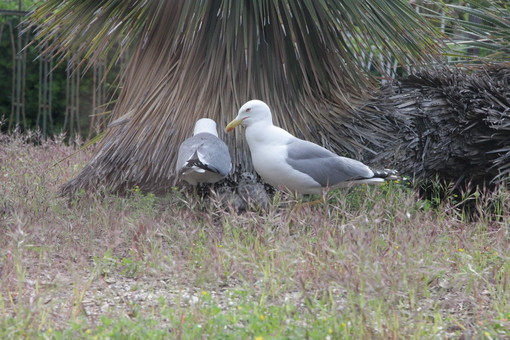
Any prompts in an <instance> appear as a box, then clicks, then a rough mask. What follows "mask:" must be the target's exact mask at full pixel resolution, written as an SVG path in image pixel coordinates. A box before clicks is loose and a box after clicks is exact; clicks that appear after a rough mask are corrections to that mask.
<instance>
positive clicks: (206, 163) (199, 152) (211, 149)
mask: <svg viewBox="0 0 510 340" xmlns="http://www.w3.org/2000/svg"><path fill="white" fill-rule="evenodd" d="M191 166H197V167H199V168H202V169H204V170H208V171H212V172H216V173H219V174H221V175H222V176H226V175H228V173H229V172H230V170H231V168H232V162H231V160H230V154H229V152H228V147H227V145H226V144H225V143H224V142H223V141H222V140H221V139H219V138H218V137H216V136H214V135H212V134H209V133H199V134H196V135H195V136H193V137H191V138H188V139H186V140H185V141H184V142H183V143H182V144H181V146H180V148H179V155H178V157H177V165H176V171H177V173H181V172H182V171H183V170H184V169H186V168H187V167H191Z"/></svg>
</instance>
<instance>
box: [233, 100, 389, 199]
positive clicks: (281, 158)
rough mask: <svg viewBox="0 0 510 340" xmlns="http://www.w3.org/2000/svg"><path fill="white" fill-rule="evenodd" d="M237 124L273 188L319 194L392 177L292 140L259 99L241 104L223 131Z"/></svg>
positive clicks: (316, 147)
mask: <svg viewBox="0 0 510 340" xmlns="http://www.w3.org/2000/svg"><path fill="white" fill-rule="evenodd" d="M241 124H242V125H243V126H245V127H246V131H245V134H246V141H247V142H248V146H249V147H250V152H251V159H252V162H253V166H254V168H255V171H257V173H258V174H259V175H260V177H262V178H263V179H264V181H266V182H267V183H269V184H271V185H272V186H274V187H283V188H286V189H287V190H290V191H292V192H295V193H300V194H321V193H323V192H324V190H327V189H331V188H338V187H348V186H351V185H355V184H361V183H369V184H372V183H381V182H384V178H386V177H389V176H392V175H395V174H396V171H394V170H384V171H375V170H372V169H370V168H369V167H368V166H366V165H365V164H363V163H361V162H359V161H357V160H354V159H351V158H346V157H341V156H338V155H336V154H334V153H333V152H331V151H329V150H327V149H325V148H323V147H321V146H319V145H317V144H314V143H311V142H307V141H304V140H302V139H299V138H296V137H294V136H293V135H291V134H290V133H288V132H287V131H285V130H283V129H281V128H279V127H277V126H274V125H273V118H272V116H271V110H270V109H269V107H268V106H267V105H266V103H264V102H262V101H260V100H251V101H249V102H247V103H246V104H244V105H243V106H242V107H241V109H239V114H238V115H237V117H236V118H235V119H234V120H233V121H231V122H230V123H229V124H228V125H227V126H226V131H227V132H230V131H232V130H233V129H235V128H236V127H237V126H239V125H241Z"/></svg>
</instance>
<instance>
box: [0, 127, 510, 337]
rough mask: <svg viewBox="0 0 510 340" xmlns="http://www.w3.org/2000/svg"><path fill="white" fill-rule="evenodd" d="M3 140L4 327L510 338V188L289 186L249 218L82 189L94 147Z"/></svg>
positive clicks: (176, 193) (21, 332) (205, 205)
mask: <svg viewBox="0 0 510 340" xmlns="http://www.w3.org/2000/svg"><path fill="white" fill-rule="evenodd" d="M0 143H1V147H0V167H1V169H0V192H1V193H2V194H1V195H0V228H1V232H0V275H1V277H0V285H1V288H0V338H20V337H21V338H22V337H30V338H34V337H35V338H44V339H46V338H48V339H64V338H66V339H67V338H87V339H88V338H90V339H102V338H117V339H120V338H179V339H181V338H182V339H195V338H206V337H208V338H232V339H237V338H252V339H267V338H312V339H325V338H328V339H337V338H346V339H349V338H352V339H359V338H365V339H390V338H395V339H397V338H420V339H421V338H445V337H460V336H464V337H475V338H484V337H485V338H503V337H510V331H509V329H510V321H509V320H510V307H509V306H510V290H509V289H508V287H509V282H510V255H509V254H510V251H509V244H510V242H509V235H508V231H509V230H508V225H509V221H510V210H509V207H508V205H509V202H510V201H509V199H508V198H509V192H508V191H507V190H506V189H504V188H501V189H500V190H498V191H496V192H493V193H491V194H488V193H480V192H476V193H475V194H471V195H470V196H468V195H466V196H465V197H464V196H462V195H459V196H460V197H459V196H456V197H454V194H452V195H451V197H447V198H444V199H442V200H440V201H434V202H431V201H430V200H425V199H423V198H421V197H420V195H418V194H417V193H416V192H415V191H414V190H412V189H409V188H408V187H406V186H403V185H401V183H390V184H385V185H382V186H379V187H364V186H362V187H358V188H353V189H350V190H339V191H335V192H332V193H330V194H329V195H328V197H327V198H328V200H327V203H324V204H321V205H318V206H302V207H300V208H299V209H294V207H295V204H296V202H295V201H294V200H293V199H292V198H291V197H288V196H286V195H285V194H281V193H279V194H278V195H276V196H275V197H274V199H273V202H272V204H271V205H270V207H269V208H268V209H267V210H265V211H248V212H245V213H242V214H237V213H236V212H235V211H234V209H233V208H231V207H229V206H228V204H225V203H222V202H224V200H220V199H219V198H215V197H211V198H210V199H205V200H202V199H198V198H196V196H194V195H192V194H188V193H186V192H183V191H180V190H179V189H174V190H173V192H172V193H171V194H169V195H167V196H165V197H155V196H154V195H151V194H143V193H141V192H140V190H139V189H138V188H136V187H135V188H133V189H132V192H131V194H130V195H128V196H124V197H119V196H115V195H111V194H105V193H102V192H101V190H100V188H96V189H97V192H96V193H81V194H79V195H78V196H77V197H75V198H74V199H68V198H62V197H57V194H56V193H57V188H58V186H59V185H60V184H61V183H64V182H65V181H67V180H69V179H70V178H72V177H73V176H75V175H76V174H77V173H78V171H79V170H80V169H81V167H83V166H84V165H85V164H86V163H87V161H88V158H89V154H88V153H86V152H85V153H79V154H77V155H75V156H73V157H71V158H69V159H67V160H66V161H64V162H62V163H60V164H58V165H56V166H52V165H53V164H54V163H55V162H56V161H58V160H60V159H62V158H64V157H66V156H67V155H69V154H71V153H72V152H74V150H73V148H71V147H68V146H65V145H64V144H63V143H62V142H61V141H60V140H59V139H53V140H51V139H48V140H40V142H39V143H37V145H34V144H33V143H31V142H30V138H28V137H26V136H19V135H18V136H5V135H3V136H0ZM466 200H476V205H475V206H476V207H477V209H478V211H479V213H478V214H476V217H475V218H473V217H472V216H471V217H469V218H468V216H466V215H465V214H464V213H462V211H461V210H459V209H458V207H459V206H460V205H459V203H462V202H463V201H466ZM489 206H490V207H491V210H489ZM494 206H496V207H497V208H496V209H495V208H494Z"/></svg>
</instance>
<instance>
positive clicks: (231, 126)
mask: <svg viewBox="0 0 510 340" xmlns="http://www.w3.org/2000/svg"><path fill="white" fill-rule="evenodd" d="M243 120H244V119H237V118H236V119H234V120H233V121H231V122H230V123H228V125H227V126H226V127H225V131H227V132H230V131H232V130H234V129H235V128H236V127H238V126H239V125H241V123H242V122H243Z"/></svg>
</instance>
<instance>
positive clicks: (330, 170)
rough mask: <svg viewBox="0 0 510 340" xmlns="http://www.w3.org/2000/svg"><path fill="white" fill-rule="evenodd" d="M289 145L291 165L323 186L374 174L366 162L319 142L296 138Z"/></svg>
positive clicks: (288, 157)
mask: <svg viewBox="0 0 510 340" xmlns="http://www.w3.org/2000/svg"><path fill="white" fill-rule="evenodd" d="M287 147H288V154H287V162H288V163H289V165H290V166H292V167H293V168H294V169H296V170H298V171H300V172H303V173H305V174H307V175H309V176H310V177H312V178H313V179H314V180H315V181H316V182H318V183H319V184H320V185H321V186H323V187H326V186H333V185H335V184H337V183H340V182H344V181H349V180H356V179H363V178H371V177H373V176H374V173H373V172H372V170H370V168H369V167H368V166H366V165H365V164H363V163H361V162H359V161H357V160H354V159H351V158H347V157H341V156H338V155H336V154H334V153H333V152H331V151H329V150H327V149H325V148H323V147H321V146H319V145H317V144H314V143H311V142H307V141H304V140H301V139H297V138H296V139H292V140H291V141H290V142H289V144H288V145H287Z"/></svg>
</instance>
